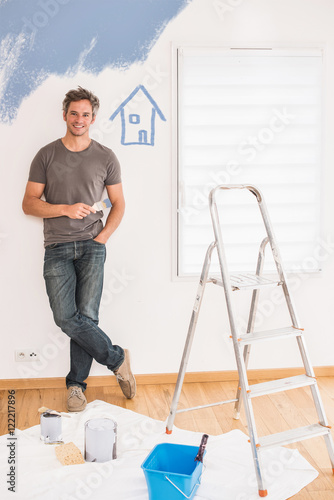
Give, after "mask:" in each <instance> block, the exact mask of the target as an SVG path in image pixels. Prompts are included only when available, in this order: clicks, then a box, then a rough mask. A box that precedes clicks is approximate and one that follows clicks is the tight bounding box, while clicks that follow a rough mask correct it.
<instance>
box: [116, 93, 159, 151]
mask: <svg viewBox="0 0 334 500" xmlns="http://www.w3.org/2000/svg"><path fill="white" fill-rule="evenodd" d="M133 99H137V101H138V102H137V106H138V103H140V104H142V102H143V101H146V103H145V108H144V111H142V112H141V113H140V114H139V113H136V112H135V108H136V106H135V104H136V103H135V101H132V100H133ZM131 101H132V102H131ZM119 113H120V115H121V122H122V137H121V144H123V145H124V146H131V145H132V144H142V145H144V146H154V136H155V119H156V115H158V116H159V117H160V118H161V120H163V121H166V118H165V116H164V115H163V113H162V111H161V109H160V108H159V106H158V105H157V103H156V102H155V100H154V99H153V98H152V96H151V95H150V94H149V92H147V90H146V89H145V87H144V86H143V85H138V87H136V88H135V89H134V91H133V92H131V94H130V95H129V97H127V98H126V99H125V101H123V102H122V104H120V106H118V108H117V109H116V111H115V112H114V113H113V114H112V115H111V117H110V118H109V120H114V118H115V117H116V116H117V115H118V114H119Z"/></svg>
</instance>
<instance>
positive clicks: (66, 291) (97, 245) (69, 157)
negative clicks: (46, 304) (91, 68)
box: [22, 87, 136, 411]
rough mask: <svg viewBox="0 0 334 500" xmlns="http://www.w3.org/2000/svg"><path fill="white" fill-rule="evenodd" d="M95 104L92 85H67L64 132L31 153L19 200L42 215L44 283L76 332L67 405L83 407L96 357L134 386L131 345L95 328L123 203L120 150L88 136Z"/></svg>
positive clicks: (60, 321) (126, 388) (125, 386)
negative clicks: (106, 202) (104, 202)
mask: <svg viewBox="0 0 334 500" xmlns="http://www.w3.org/2000/svg"><path fill="white" fill-rule="evenodd" d="M98 108H99V100H98V98H97V97H96V96H95V95H94V94H92V93H91V92H90V91H88V90H86V89H83V88H82V87H78V89H76V90H70V91H69V92H67V94H66V96H65V99H64V101H63V118H64V121H65V122H66V126H67V130H66V134H65V136H64V137H63V138H62V139H58V140H56V141H54V142H52V143H51V144H48V145H47V146H45V147H44V148H42V149H41V150H40V151H39V152H38V153H37V155H36V156H35V158H34V159H33V161H32V164H31V167H30V173H29V180H28V183H27V187H26V192H25V195H24V199H23V204H22V207H23V211H24V213H25V214H27V215H34V216H37V217H42V218H43V219H44V246H45V257H44V279H45V283H46V290H47V294H48V296H49V301H50V306H51V309H52V311H53V315H54V320H55V322H56V324H57V325H58V326H59V327H60V328H61V329H62V330H63V332H65V333H66V334H67V335H68V336H69V337H70V338H71V342H70V358H71V365H70V372H69V373H68V375H67V377H66V386H67V389H68V395H67V409H68V411H82V410H83V409H84V408H85V407H86V404H87V400H86V397H85V395H84V391H85V389H86V383H85V382H84V381H85V379H86V378H87V377H88V374H89V371H90V367H91V364H92V361H93V359H96V361H98V362H99V363H101V364H103V365H105V366H107V367H108V368H109V370H111V371H112V372H114V373H115V375H116V377H117V380H118V383H119V385H120V387H121V389H122V391H123V393H124V395H125V396H126V397H127V398H129V399H131V398H133V397H134V396H135V392H136V381H135V378H134V376H133V374H132V372H131V368H130V359H129V352H128V351H127V350H126V349H125V350H124V349H122V348H121V347H120V346H118V345H113V344H112V342H111V340H110V338H109V337H108V336H107V335H106V334H105V333H104V332H103V331H102V330H101V329H100V328H99V327H98V320H99V306H100V299H101V294H102V287H103V268H104V262H105V258H106V247H105V244H106V243H107V241H108V239H109V238H110V236H111V235H112V234H113V232H114V231H115V230H116V229H117V227H118V225H119V224H120V222H121V220H122V217H123V214H124V208H125V202H124V197H123V191H122V183H121V173H120V166H119V162H118V160H117V158H116V156H115V154H114V153H113V152H112V151H111V150H110V149H109V148H107V147H105V146H102V145H101V144H99V143H98V142H96V141H94V140H92V139H90V137H89V128H90V126H91V125H92V124H93V123H94V122H95V119H96V113H97V111H98ZM105 187H106V189H107V193H108V196H109V199H110V201H111V204H112V208H111V209H110V212H109V215H108V218H107V220H106V223H105V226H104V227H103V223H102V220H101V219H102V217H103V212H102V211H96V210H95V209H94V207H93V205H94V203H95V202H97V201H100V200H101V199H102V193H103V190H104V188H105ZM43 194H44V197H45V201H44V200H42V199H41V197H42V195H43Z"/></svg>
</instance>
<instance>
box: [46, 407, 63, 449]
mask: <svg viewBox="0 0 334 500" xmlns="http://www.w3.org/2000/svg"><path fill="white" fill-rule="evenodd" d="M61 432H62V425H61V416H60V415H53V414H51V413H48V412H45V413H42V414H41V440H42V441H44V443H46V444H51V443H59V442H62V439H63V438H62V435H61Z"/></svg>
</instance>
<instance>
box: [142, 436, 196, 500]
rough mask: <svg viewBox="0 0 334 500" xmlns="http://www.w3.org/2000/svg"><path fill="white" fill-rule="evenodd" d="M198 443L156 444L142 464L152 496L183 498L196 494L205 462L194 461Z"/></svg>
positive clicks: (162, 499) (154, 499)
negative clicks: (189, 444)
mask: <svg viewBox="0 0 334 500" xmlns="http://www.w3.org/2000/svg"><path fill="white" fill-rule="evenodd" d="M197 452H198V446H187V445H183V444H172V443H161V444H157V445H156V446H155V447H154V448H153V450H152V451H151V452H150V453H149V455H148V456H147V457H146V459H145V460H144V462H143V463H142V465H141V467H142V469H143V471H144V474H145V478H146V483H147V487H148V493H149V498H150V500H184V499H185V498H188V499H191V498H193V497H194V496H195V493H196V490H197V488H198V486H199V485H200V481H201V475H202V468H203V464H202V463H201V462H197V461H196V462H195V457H196V455H197Z"/></svg>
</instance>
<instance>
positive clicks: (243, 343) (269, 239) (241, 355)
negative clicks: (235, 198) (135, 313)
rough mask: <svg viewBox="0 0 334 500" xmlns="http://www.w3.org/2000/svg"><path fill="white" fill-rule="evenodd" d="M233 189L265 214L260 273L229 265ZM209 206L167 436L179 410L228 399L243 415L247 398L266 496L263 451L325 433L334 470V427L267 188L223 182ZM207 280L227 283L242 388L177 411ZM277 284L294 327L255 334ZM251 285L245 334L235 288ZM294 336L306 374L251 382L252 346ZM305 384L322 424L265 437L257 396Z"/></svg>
mask: <svg viewBox="0 0 334 500" xmlns="http://www.w3.org/2000/svg"><path fill="white" fill-rule="evenodd" d="M229 189H245V190H249V191H250V192H251V193H252V194H253V195H255V197H256V200H257V203H258V207H259V209H260V212H261V215H262V219H263V223H264V226H265V230H266V234H267V235H266V237H265V238H264V240H263V241H262V243H261V245H260V249H259V255H258V261H257V267H256V272H255V275H251V274H241V275H230V274H229V272H228V269H227V262H226V257H225V252H224V245H223V239H222V233H221V227H220V223H219V216H218V210H217V202H216V197H217V193H218V191H220V190H229ZM209 207H210V212H211V218H212V224H213V230H214V235H215V241H214V242H213V243H211V245H210V246H209V248H208V250H207V252H206V256H205V260H204V264H203V269H202V273H201V277H200V281H199V286H198V291H197V295H196V299H195V304H194V307H193V311H192V315H191V320H190V324H189V329H188V335H187V338H186V343H185V347H184V351H183V356H182V360H181V365H180V370H179V374H178V378H177V382H176V387H175V391H174V397H173V400H172V404H171V408H170V414H169V417H168V420H167V428H166V432H167V434H170V433H171V432H172V429H173V425H174V420H175V416H176V413H181V412H184V411H190V410H197V409H201V408H207V407H210V406H216V405H221V404H225V403H235V408H234V418H236V419H238V418H239V415H240V407H241V402H242V401H244V406H245V413H246V418H247V424H248V432H249V438H250V444H251V448H252V455H253V461H254V467H255V472H256V478H257V483H258V489H259V496H260V497H265V496H267V490H266V488H265V484H264V479H263V473H262V470H261V451H262V450H264V449H267V448H270V447H274V446H282V445H286V444H290V443H294V442H297V441H302V440H304V439H308V438H311V437H317V436H324V439H325V443H326V446H327V450H328V454H329V457H330V461H331V464H332V469H333V472H334V443H333V439H332V436H331V431H330V427H329V425H328V421H327V417H326V414H325V410H324V407H323V404H322V401H321V396H320V392H319V388H318V385H317V381H316V378H315V374H314V371H313V368H312V365H311V362H310V360H309V356H308V353H307V348H306V344H305V339H304V335H303V328H302V327H301V325H300V323H299V320H298V318H297V316H296V312H295V308H294V305H293V302H292V298H291V295H290V291H289V286H288V283H287V279H286V274H285V271H284V269H283V266H282V260H281V256H280V252H279V249H278V246H277V243H276V239H275V236H274V233H273V230H272V226H271V223H270V220H269V216H268V212H267V208H266V205H265V202H264V199H263V196H262V194H261V192H260V191H259V189H257V188H256V187H255V186H252V185H238V184H234V185H220V186H217V187H215V188H214V189H212V191H211V192H210V195H209ZM267 243H269V244H270V247H271V250H272V254H273V257H274V261H275V265H276V268H277V274H278V276H277V279H276V280H271V279H268V278H266V277H264V276H263V275H262V270H263V264H264V253H265V248H266V245H267ZM214 249H216V250H217V253H218V260H219V266H220V276H219V277H217V276H214V277H209V269H210V264H211V256H212V252H213V250H214ZM207 283H213V284H215V285H218V286H221V287H223V289H224V292H225V300H226V305H227V312H228V318H229V324H230V330H231V338H232V341H233V347H234V352H235V358H236V363H237V368H238V374H239V384H238V390H237V394H236V398H235V399H232V400H227V401H219V402H217V403H212V404H208V405H204V406H197V407H193V408H186V409H182V410H177V406H178V402H179V398H180V394H181V389H182V384H183V381H184V376H185V373H186V368H187V364H188V359H189V354H190V350H191V346H192V342H193V337H194V333H195V328H196V324H197V319H198V314H199V311H200V307H201V302H202V298H203V294H204V290H205V286H206V284H207ZM273 286H281V287H282V289H283V293H284V296H285V300H286V305H287V308H288V311H289V314H290V318H291V322H292V325H291V326H287V327H285V328H278V329H276V330H270V331H261V332H254V323H255V316H256V309H257V304H258V299H259V292H260V289H261V288H263V287H266V288H267V287H273ZM250 289H251V290H253V293H252V299H251V306H250V313H249V319H248V326H247V331H246V333H245V334H243V335H241V334H240V333H239V331H238V328H237V325H236V314H235V310H234V306H233V303H232V292H233V291H235V290H250ZM291 337H294V338H296V340H297V343H298V347H299V351H300V354H301V357H302V360H303V364H304V368H305V374H303V375H298V376H294V377H289V378H284V379H280V380H273V381H270V382H262V383H260V384H255V385H249V383H248V377H247V365H248V360H249V356H250V350H251V346H252V344H256V343H259V342H263V341H267V342H268V341H270V340H273V339H283V340H284V339H286V338H291ZM305 386H310V389H311V393H312V397H313V401H314V405H315V408H316V411H317V414H318V419H319V422H318V423H314V424H312V425H308V426H305V427H300V428H296V429H290V430H288V431H286V432H280V433H278V434H271V435H267V436H262V437H259V436H258V434H257V430H256V425H255V417H254V412H253V407H252V399H253V398H255V397H258V396H263V395H267V394H272V393H275V392H280V391H286V390H288V389H296V388H300V387H305Z"/></svg>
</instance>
